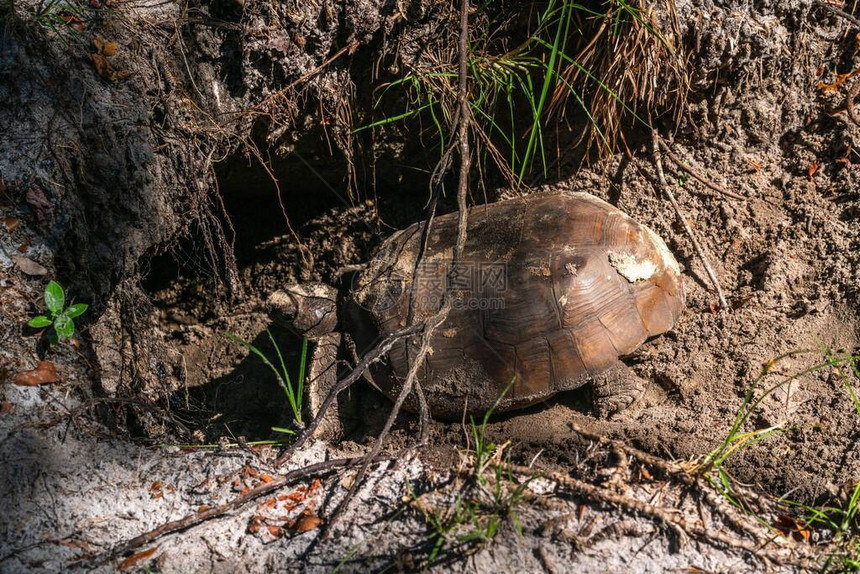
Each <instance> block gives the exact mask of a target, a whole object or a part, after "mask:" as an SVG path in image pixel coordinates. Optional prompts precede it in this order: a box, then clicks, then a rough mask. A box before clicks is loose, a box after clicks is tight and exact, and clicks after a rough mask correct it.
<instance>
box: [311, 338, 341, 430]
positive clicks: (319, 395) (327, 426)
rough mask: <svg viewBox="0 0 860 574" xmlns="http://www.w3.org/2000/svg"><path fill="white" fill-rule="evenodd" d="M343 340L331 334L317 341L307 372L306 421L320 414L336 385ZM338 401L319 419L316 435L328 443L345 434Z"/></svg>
mask: <svg viewBox="0 0 860 574" xmlns="http://www.w3.org/2000/svg"><path fill="white" fill-rule="evenodd" d="M340 341H341V335H340V333H328V334H325V335H322V336H321V337H318V338H317V339H316V340H315V343H316V344H315V345H314V350H313V354H312V355H311V364H310V371H309V372H308V387H307V391H308V392H307V401H306V403H305V408H304V411H305V412H304V413H303V416H305V417H306V423H307V422H309V421H311V420H313V419H314V417H316V416H317V415H318V414H319V410H320V406H321V405H322V403H323V401H325V399H326V397H327V396H328V394H329V393H330V392H331V390H332V389H333V388H334V387H335V385H337V353H338V349H340ZM338 403H339V401H334V402H333V403H332V405H331V407H329V409H328V412H326V414H325V416H324V417H323V419H322V421H320V425H319V427H317V431H316V436H317V438H321V439H323V440H325V441H327V442H329V441H332V440H334V439H337V438H339V437H340V436H341V435H342V434H343V424H342V422H341V417H340V408H339V406H338Z"/></svg>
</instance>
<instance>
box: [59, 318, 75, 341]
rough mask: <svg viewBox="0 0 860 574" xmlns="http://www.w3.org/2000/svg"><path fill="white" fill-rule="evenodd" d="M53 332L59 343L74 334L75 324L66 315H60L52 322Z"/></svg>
mask: <svg viewBox="0 0 860 574" xmlns="http://www.w3.org/2000/svg"><path fill="white" fill-rule="evenodd" d="M54 330H55V331H56V332H57V336H58V337H59V338H60V340H61V341H62V340H63V339H71V338H72V335H74V334H75V322H74V321H72V320H71V319H69V317H68V316H67V315H60V316H58V317H57V319H56V320H55V321H54Z"/></svg>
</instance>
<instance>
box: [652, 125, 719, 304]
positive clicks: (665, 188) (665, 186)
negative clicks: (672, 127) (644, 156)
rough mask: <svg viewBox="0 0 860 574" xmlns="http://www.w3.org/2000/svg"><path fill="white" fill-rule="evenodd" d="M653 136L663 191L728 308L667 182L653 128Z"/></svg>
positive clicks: (654, 151) (714, 274) (658, 140)
mask: <svg viewBox="0 0 860 574" xmlns="http://www.w3.org/2000/svg"><path fill="white" fill-rule="evenodd" d="M651 136H652V140H651V143H652V151H653V153H654V163H655V164H656V166H657V176H658V177H659V179H660V186H661V188H662V189H663V192H664V193H665V194H666V197H668V198H669V202H670V203H671V204H672V207H673V208H674V209H675V213H676V214H677V216H678V220H680V222H681V225H682V226H683V227H684V231H685V232H686V233H687V236H688V237H689V238H690V242H691V243H692V244H693V247H694V248H695V249H696V253H697V254H698V256H699V259H700V260H701V261H702V265H703V266H704V267H705V271H706V272H707V274H708V277H709V278H710V279H711V283H713V285H714V289H716V291H717V297H718V298H719V300H720V307H721V308H723V309H728V303H726V297H725V296H724V295H723V290H722V288H721V287H720V282H719V281H718V280H717V275H716V273H714V270H713V269H712V268H711V265H710V263H708V258H707V257H706V256H705V251H704V249H702V246H701V245H700V244H699V242H698V240H697V239H696V236H695V235H693V230H692V229H690V225H689V224H688V223H687V220H686V219H685V218H684V214H683V213H682V212H681V206H680V205H679V204H678V200H677V199H675V194H674V193H672V190H671V188H670V187H669V184H668V183H666V175H665V174H664V173H663V161H662V160H661V159H660V144H659V142H660V135H659V134H658V133H657V130H651Z"/></svg>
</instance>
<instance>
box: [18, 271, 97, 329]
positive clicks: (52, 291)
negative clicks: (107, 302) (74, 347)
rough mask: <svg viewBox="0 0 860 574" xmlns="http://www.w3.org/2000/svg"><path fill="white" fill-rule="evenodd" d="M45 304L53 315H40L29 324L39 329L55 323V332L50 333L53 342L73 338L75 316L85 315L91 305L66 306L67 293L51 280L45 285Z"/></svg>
mask: <svg viewBox="0 0 860 574" xmlns="http://www.w3.org/2000/svg"><path fill="white" fill-rule="evenodd" d="M45 305H46V306H47V307H48V311H49V312H50V313H51V316H50V317H49V316H47V315H38V316H36V317H33V318H32V319H30V320H29V321H28V322H27V325H28V326H30V327H35V328H37V329H39V328H42V327H50V326H51V325H53V326H54V332H53V333H51V334H50V335H49V337H50V339H51V342H52V343H56V342H59V341H62V340H64V339H71V338H72V336H73V335H74V334H75V321H74V319H75V317H80V316H81V315H83V313H84V311H86V310H87V308H88V307H89V305H87V304H86V303H75V304H73V305H69V306H68V307H66V294H65V292H64V291H63V288H62V287H60V284H59V283H57V282H56V281H51V282H49V283H48V285H47V287H45Z"/></svg>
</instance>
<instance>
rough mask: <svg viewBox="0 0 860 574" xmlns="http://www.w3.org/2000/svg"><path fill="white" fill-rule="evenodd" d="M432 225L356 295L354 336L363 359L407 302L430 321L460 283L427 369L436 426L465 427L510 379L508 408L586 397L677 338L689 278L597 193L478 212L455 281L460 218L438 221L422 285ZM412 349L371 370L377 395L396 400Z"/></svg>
mask: <svg viewBox="0 0 860 574" xmlns="http://www.w3.org/2000/svg"><path fill="white" fill-rule="evenodd" d="M422 226H423V223H421V224H416V225H413V226H411V227H409V228H407V229H405V230H403V231H400V232H398V233H396V234H395V235H394V236H392V237H391V238H389V239H388V240H387V241H386V242H385V243H384V244H383V245H382V247H381V248H380V250H379V252H378V253H377V255H376V257H375V258H374V260H373V261H372V262H371V265H370V267H369V268H368V269H367V270H366V271H364V272H363V273H362V275H361V276H360V277H359V278H358V280H357V282H356V284H355V286H354V292H353V295H352V298H351V304H350V305H349V308H348V310H347V325H346V327H347V329H348V330H350V331H351V332H352V333H353V335H354V337H355V339H356V341H357V343H358V347H359V350H360V351H361V350H365V349H367V348H369V347H370V346H371V345H372V344H373V342H375V341H376V340H378V338H379V337H382V336H385V335H386V334H389V333H393V332H395V331H397V330H398V329H401V328H402V327H404V326H405V321H406V317H407V316H408V309H409V305H410V296H412V300H413V301H414V302H415V307H414V320H415V321H421V320H422V319H424V318H426V317H429V316H430V315H432V314H433V313H434V312H435V310H436V309H437V304H438V302H439V301H441V297H442V295H443V293H444V290H445V288H446V284H451V285H452V287H451V288H452V290H453V294H454V295H455V296H456V302H457V304H456V305H455V306H454V308H453V309H452V310H451V312H450V314H449V316H448V318H447V320H446V322H445V323H444V324H443V325H442V326H441V327H440V329H439V330H438V331H437V332H436V333H435V334H434V337H433V340H432V341H431V347H432V354H431V355H430V356H429V357H428V359H427V360H426V362H425V365H424V367H423V369H421V371H420V373H421V374H420V380H421V383H422V388H423V389H424V392H425V393H426V395H427V398H428V402H429V404H430V408H431V411H432V413H433V416H434V417H436V418H449V419H457V418H459V417H461V416H462V414H463V410H464V407H465V408H466V410H467V411H468V412H472V413H481V412H484V411H486V409H488V408H489V407H490V406H491V405H492V404H493V403H494V402H495V401H496V399H497V398H498V397H499V396H500V395H501V394H502V393H503V391H504V390H505V389H506V387H508V385H509V383H510V382H511V381H512V380H513V381H514V384H513V388H512V389H511V390H510V391H509V392H508V394H507V395H506V396H505V398H504V400H503V401H502V402H501V404H500V405H499V407H498V410H500V411H501V410H508V409H512V408H518V407H521V406H526V405H529V404H532V403H535V402H537V401H539V400H541V399H543V398H546V397H548V396H550V395H552V394H553V393H555V392H558V391H561V390H566V389H572V388H577V387H579V386H582V385H583V384H585V383H586V382H587V381H588V379H589V377H592V376H595V375H598V374H600V373H601V372H603V371H605V370H606V369H607V368H608V367H610V366H611V365H613V364H615V363H616V361H617V360H618V358H619V357H621V356H624V355H627V354H629V353H631V352H632V351H633V350H634V349H635V348H636V347H637V346H639V345H640V344H641V343H642V342H643V341H645V340H646V339H647V338H649V337H652V336H655V335H658V334H660V333H663V332H665V331H667V330H668V329H671V328H672V326H673V325H674V324H675V322H676V321H677V319H678V317H679V315H680V312H681V309H682V308H683V304H684V299H683V289H682V283H681V276H680V269H679V267H678V264H677V262H676V261H675V259H674V258H673V257H672V255H671V253H670V252H669V250H668V248H667V247H666V245H665V243H663V241H662V240H661V239H660V238H659V237H658V236H657V235H656V234H655V233H654V232H653V231H651V230H650V229H648V228H647V227H645V226H643V225H641V224H639V223H637V222H636V221H634V220H633V219H632V218H630V217H629V216H628V215H626V214H624V213H623V212H621V211H619V210H618V209H616V208H615V207H613V206H611V205H609V204H608V203H606V202H604V201H602V200H600V199H598V198H596V197H594V196H592V195H589V194H585V193H561V194H559V193H549V194H534V195H530V196H527V197H523V198H518V199H511V200H506V201H501V202H498V203H494V204H488V205H483V206H477V207H474V208H472V209H471V210H470V213H469V227H468V240H467V244H466V246H465V252H464V256H463V264H462V265H461V267H460V268H459V269H458V273H457V274H456V275H454V276H452V277H450V278H448V279H447V281H446V276H447V274H448V272H449V271H450V263H451V257H452V252H453V246H454V242H455V238H456V232H457V214H456V213H454V214H448V215H445V216H441V217H438V218H436V219H435V221H434V223H433V227H432V229H431V233H430V237H429V240H428V245H427V251H426V253H425V256H424V259H423V262H422V264H421V266H420V267H419V269H418V272H417V275H416V277H415V281H414V283H413V276H412V274H413V268H414V265H415V261H416V259H417V257H418V253H419V246H420V241H421V235H422ZM500 269H501V270H503V272H504V279H505V284H504V288H503V289H500V288H499V285H500V284H499V283H498V282H495V281H496V280H498V272H499V270H500ZM488 286H492V287H494V289H492V290H488ZM416 347H417V345H416V344H414V343H412V344H407V343H406V342H401V343H399V344H398V345H396V346H395V347H394V348H393V349H392V351H391V352H390V353H389V356H388V359H387V361H385V362H382V363H379V364H377V365H375V366H374V367H373V368H372V369H371V374H372V378H373V381H374V384H375V385H376V386H378V387H379V388H380V390H382V391H383V392H385V393H386V394H388V395H389V396H394V395H396V393H397V391H398V390H399V388H400V385H401V384H402V381H403V379H404V377H405V376H406V373H407V371H408V368H409V364H410V361H411V360H413V359H414V355H415V353H416V352H417V348H416Z"/></svg>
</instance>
